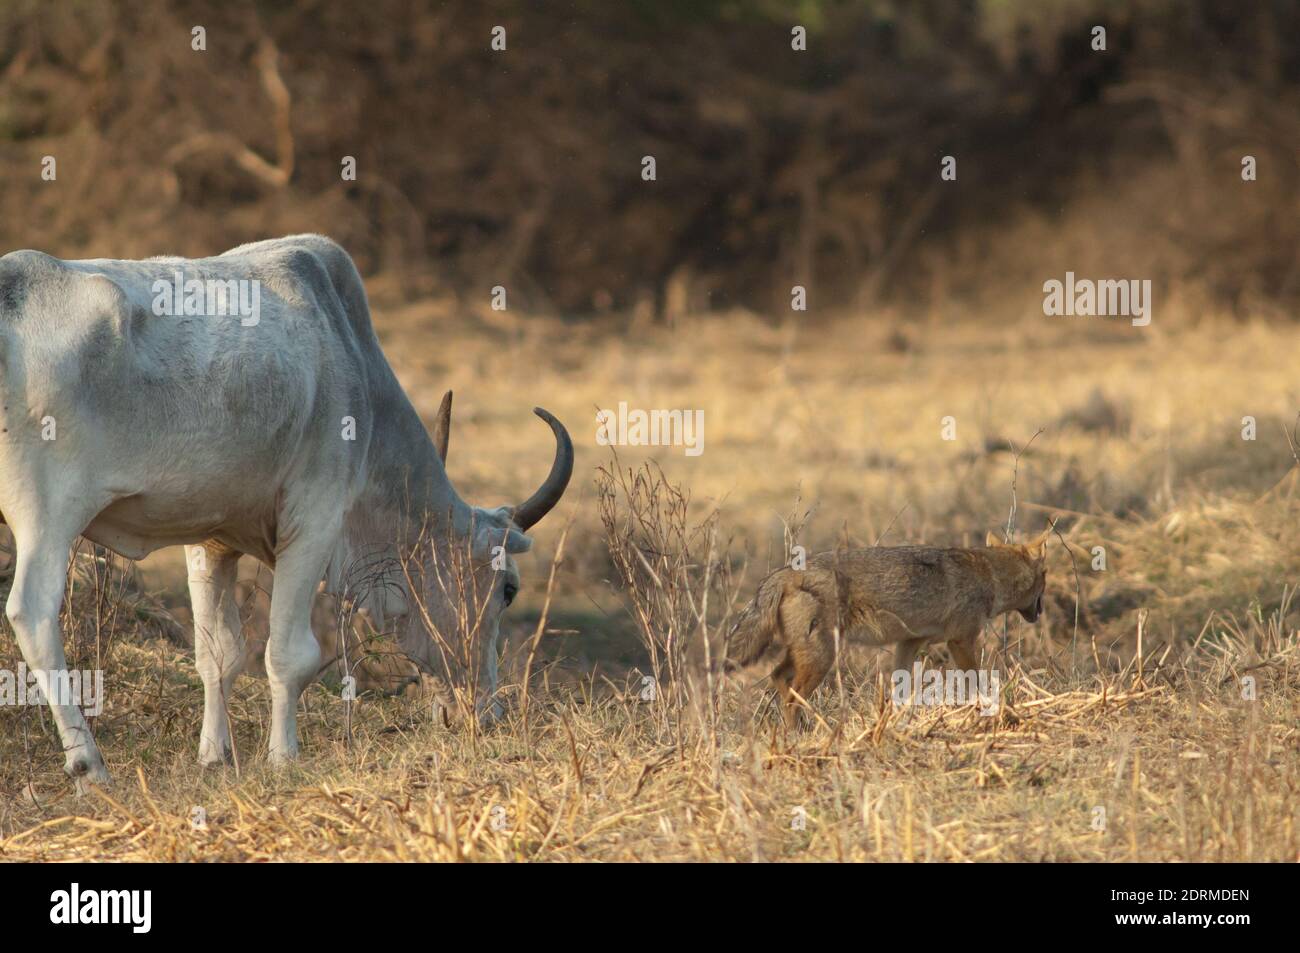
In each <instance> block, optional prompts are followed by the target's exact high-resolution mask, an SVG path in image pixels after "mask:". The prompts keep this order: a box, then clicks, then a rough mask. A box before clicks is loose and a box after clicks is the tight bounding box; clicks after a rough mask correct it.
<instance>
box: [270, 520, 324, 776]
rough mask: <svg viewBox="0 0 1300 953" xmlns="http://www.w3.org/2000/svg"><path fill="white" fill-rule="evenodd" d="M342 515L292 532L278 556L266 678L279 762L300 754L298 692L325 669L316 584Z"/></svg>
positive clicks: (274, 755) (273, 744)
mask: <svg viewBox="0 0 1300 953" xmlns="http://www.w3.org/2000/svg"><path fill="white" fill-rule="evenodd" d="M338 527H339V522H338V520H337V519H333V520H323V521H321V522H320V523H315V524H311V526H310V529H307V528H304V529H302V530H300V531H299V532H297V533H294V534H292V539H293V541H292V542H291V543H290V544H289V545H288V546H286V547H285V548H284V549H283V550H282V551H281V552H279V553H278V554H277V555H276V560H275V583H274V586H273V587H272V590H271V620H270V621H271V625H270V628H271V635H270V639H269V640H268V641H267V643H266V677H267V681H269V682H270V683H271V743H270V755H271V760H272V761H273V762H277V763H280V762H285V761H291V760H293V759H294V758H296V757H297V756H298V710H297V709H298V696H300V695H301V694H302V692H303V689H305V688H306V687H307V686H308V685H310V684H311V683H312V681H313V680H314V679H315V678H316V676H317V674H318V673H319V671H320V663H321V651H320V643H318V642H317V641H316V636H315V635H313V634H312V630H311V607H312V602H313V600H314V599H315V597H316V586H317V584H318V583H319V582H320V580H321V577H322V576H323V575H324V574H325V567H326V566H327V565H328V563H329V558H330V555H331V554H332V552H333V547H334V544H335V541H336V540H337V536H338Z"/></svg>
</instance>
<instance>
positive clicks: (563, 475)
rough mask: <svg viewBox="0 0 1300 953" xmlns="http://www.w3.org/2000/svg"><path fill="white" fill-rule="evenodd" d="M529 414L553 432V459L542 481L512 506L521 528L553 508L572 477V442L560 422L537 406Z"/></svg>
mask: <svg viewBox="0 0 1300 953" xmlns="http://www.w3.org/2000/svg"><path fill="white" fill-rule="evenodd" d="M533 413H535V414H536V415H537V416H538V417H541V418H542V419H543V420H545V421H546V422H547V423H548V424H550V425H551V431H552V432H553V433H554V434H555V462H554V463H552V464H551V472H550V473H549V474H548V475H547V477H546V482H544V483H543V484H542V485H541V487H540V488H539V489H538V491H537V492H536V493H534V494H533V495H532V496H530V497H529V498H528V499H527V500H525V501H524V502H523V503H520V504H519V506H518V507H516V508H515V512H514V521H515V523H516V524H517V525H518V526H519V528H520V529H523V530H527V529H528V528H529V527H530V526H532V525H534V524H535V523H536V522H537V521H538V520H540V519H541V518H542V517H543V516H545V515H546V514H547V513H549V512H551V510H552V509H554V508H555V504H556V503H558V502H560V497H562V496H563V495H564V488H565V487H567V486H568V485H569V477H571V476H573V441H572V440H570V439H569V432H568V431H567V430H565V429H564V424H562V423H560V422H559V421H558V420H556V419H555V418H554V417H552V416H551V414H550V413H549V412H547V411H545V410H543V409H542V408H541V407H534V408H533Z"/></svg>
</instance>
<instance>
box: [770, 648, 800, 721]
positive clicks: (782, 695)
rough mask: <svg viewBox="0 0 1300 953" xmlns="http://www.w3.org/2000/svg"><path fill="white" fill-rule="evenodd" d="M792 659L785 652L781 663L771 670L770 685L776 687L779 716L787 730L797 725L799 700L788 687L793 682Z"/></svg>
mask: <svg viewBox="0 0 1300 953" xmlns="http://www.w3.org/2000/svg"><path fill="white" fill-rule="evenodd" d="M794 678H795V665H794V659H793V658H791V657H790V655H789V654H788V653H787V655H786V657H785V658H784V659H783V660H782V662H781V664H780V665H778V666H777V667H776V669H775V670H774V671H773V672H772V685H773V687H774V688H775V689H776V700H777V704H779V705H780V706H781V718H782V720H784V721H785V727H786V730H788V731H794V730H796V729H797V728H798V727H799V702H798V701H797V700H796V699H795V697H794V695H793V694H792V693H791V691H790V689H791V687H792V686H793V684H794Z"/></svg>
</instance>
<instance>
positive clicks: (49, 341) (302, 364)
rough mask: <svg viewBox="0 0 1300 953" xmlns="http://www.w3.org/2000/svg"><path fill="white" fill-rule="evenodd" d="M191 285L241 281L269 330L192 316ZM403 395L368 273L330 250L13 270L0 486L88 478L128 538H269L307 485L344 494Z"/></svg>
mask: <svg viewBox="0 0 1300 953" xmlns="http://www.w3.org/2000/svg"><path fill="white" fill-rule="evenodd" d="M178 275H179V276H180V277H179V281H180V283H181V289H182V292H184V289H185V284H184V283H185V282H191V281H194V280H196V279H197V280H198V281H200V282H203V283H204V285H207V283H209V282H211V283H219V284H220V286H221V287H223V288H226V289H229V288H230V287H231V285H229V282H235V283H236V284H235V286H234V287H236V288H238V289H240V293H241V294H242V295H243V301H245V302H251V301H253V300H256V302H257V312H256V315H255V320H253V317H254V315H250V314H241V313H233V314H232V313H226V314H212V313H207V312H206V305H207V304H208V303H210V302H209V301H208V300H207V299H206V298H205V300H204V302H203V306H204V309H205V310H204V313H199V314H186V313H184V310H185V307H184V305H185V296H184V294H183V293H182V294H181V295H180V296H178V295H175V294H172V293H170V292H168V291H167V290H166V289H167V288H168V287H169V286H175V285H176V283H177V281H178V278H177V276H178ZM191 287H194V286H191ZM254 289H255V290H254ZM358 296H359V298H358ZM178 303H179V304H180V305H181V307H180V309H179V310H180V312H181V313H175V312H176V311H177V310H178V309H177V307H176V306H177V304H178ZM349 303H350V304H351V305H352V307H351V308H349V306H348V305H349ZM225 304H226V310H227V311H235V312H238V310H239V309H238V308H236V307H234V306H232V305H231V302H229V300H226V301H225ZM393 386H396V385H395V382H393V381H392V375H391V371H390V370H389V369H388V366H387V363H386V361H384V359H383V356H382V353H380V352H379V349H378V343H377V341H376V340H375V338H374V334H373V331H372V330H371V329H370V326H369V312H368V309H367V308H366V307H365V300H364V290H361V284H360V280H359V278H357V277H356V272H355V268H354V267H353V266H352V264H351V260H350V259H349V258H348V257H347V255H346V253H345V252H343V251H342V249H340V248H339V247H338V246H337V245H335V244H334V243H332V242H329V241H328V240H327V239H323V238H320V237H319V236H303V237H302V238H301V239H295V238H289V239H279V240H275V241H271V242H260V243H257V244H254V245H248V246H242V247H241V248H238V249H233V250H232V251H230V252H228V253H226V254H223V255H220V256H216V257H213V258H203V259H179V258H154V259H148V260H145V261H117V260H106V259H96V260H84V261H66V262H62V261H58V260H56V259H52V258H49V257H48V256H43V255H40V253H36V252H20V253H15V254H14V255H10V256H6V257H5V258H4V259H0V393H2V394H3V396H4V402H3V406H4V411H3V414H4V417H5V420H4V433H3V434H0V470H9V471H14V470H15V469H16V470H17V471H18V472H16V473H15V472H10V473H8V474H7V475H8V476H9V477H10V478H14V477H22V476H24V475H26V476H28V477H29V478H31V477H33V476H35V475H36V474H37V473H39V472H40V468H42V467H45V468H47V469H57V470H58V471H59V472H60V473H63V474H65V475H67V478H69V479H71V478H73V477H77V478H81V479H84V480H85V481H87V483H88V485H87V486H86V487H85V491H86V492H87V493H92V492H93V493H102V494H105V495H106V497H112V498H115V500H116V502H114V503H113V505H112V507H111V510H109V511H106V513H105V514H104V515H105V522H106V523H109V524H118V525H120V527H121V528H122V529H123V532H124V533H126V534H127V535H130V534H134V533H140V532H144V531H145V529H146V527H147V526H149V525H156V526H166V527H168V532H169V533H171V534H173V535H175V536H177V538H178V539H179V537H183V536H188V535H191V534H193V533H196V532H201V531H202V528H203V527H204V526H208V525H212V526H216V525H218V524H227V523H229V524H236V523H247V524H249V525H250V526H251V525H254V524H258V523H265V522H266V521H267V520H268V519H272V518H273V510H274V508H275V507H276V506H277V498H278V495H279V494H280V492H281V491H282V489H283V487H285V486H286V485H299V484H301V483H302V482H303V479H304V477H307V476H309V478H310V479H311V480H313V481H325V482H327V483H332V484H333V485H336V486H339V487H341V488H343V489H345V490H346V488H347V487H349V486H351V485H353V484H355V483H356V482H357V481H358V480H359V479H361V478H362V477H363V474H362V471H363V469H364V461H365V459H366V445H367V442H368V440H369V439H370V435H371V433H372V431H373V428H372V427H371V426H370V424H371V422H372V419H373V401H374V398H375V396H376V394H377V393H378V394H379V395H380V396H381V397H385V398H387V391H388V390H389V389H390V388H391V387H393ZM399 392H400V389H399ZM47 421H53V422H54V426H55V428H56V436H55V437H54V439H46V435H45V433H44V432H43V430H42V427H43V426H45V425H44V424H43V422H47ZM349 421H351V427H352V431H351V433H350V434H349V433H348V432H347V428H348V427H349ZM349 437H352V438H354V439H349ZM0 503H3V500H2V499H0ZM170 541H176V540H171V539H169V540H166V541H163V540H158V541H151V542H150V545H151V546H152V545H153V543H154V542H157V543H158V544H165V542H170Z"/></svg>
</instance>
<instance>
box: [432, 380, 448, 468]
mask: <svg viewBox="0 0 1300 953" xmlns="http://www.w3.org/2000/svg"><path fill="white" fill-rule="evenodd" d="M449 440H451V391H447V393H445V394H443V395H442V404H441V405H440V406H439V407H438V416H437V417H435V418H434V420H433V445H434V447H435V448H437V451H438V459H439V460H441V461H442V462H443V463H446V462H447V442H448V441H449Z"/></svg>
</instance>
